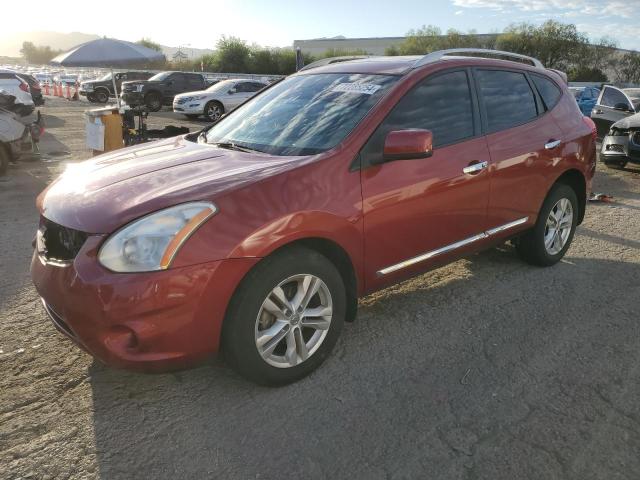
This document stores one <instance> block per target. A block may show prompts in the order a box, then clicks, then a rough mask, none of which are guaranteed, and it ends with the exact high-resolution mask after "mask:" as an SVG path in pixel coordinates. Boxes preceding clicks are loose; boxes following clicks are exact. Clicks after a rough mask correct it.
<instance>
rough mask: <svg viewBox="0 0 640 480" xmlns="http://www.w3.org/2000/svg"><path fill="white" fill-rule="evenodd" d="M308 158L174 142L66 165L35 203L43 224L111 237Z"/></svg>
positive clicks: (130, 148)
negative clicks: (149, 217)
mask: <svg viewBox="0 0 640 480" xmlns="http://www.w3.org/2000/svg"><path fill="white" fill-rule="evenodd" d="M304 158H308V157H276V156H271V155H266V154H254V153H245V152H239V151H235V150H226V149H222V148H218V147H215V146H212V145H207V144H199V143H195V142H192V141H189V140H187V139H186V138H185V137H175V138H170V139H167V140H162V141H158V142H153V143H147V144H143V145H138V146H135V147H129V148H125V149H122V150H118V151H117V152H115V153H108V154H105V155H100V156H99V157H96V158H94V159H92V160H87V161H85V162H81V163H79V164H75V165H70V166H69V168H68V169H67V171H66V172H65V173H64V174H62V175H61V176H60V177H58V178H57V179H56V180H55V181H54V182H53V183H52V184H51V185H49V187H47V189H46V190H44V191H43V192H42V193H41V194H40V195H39V196H38V199H37V205H38V209H39V210H40V212H41V214H42V215H43V216H44V217H46V218H48V219H49V220H51V221H53V222H55V223H58V224H60V225H64V226H65V227H69V228H73V229H75V230H80V231H83V232H87V233H111V232H113V231H114V230H116V229H118V228H119V227H121V226H123V225H125V224H126V223H128V222H130V221H132V220H134V219H136V218H138V217H141V216H143V215H146V214H148V213H151V212H154V211H156V210H160V209H162V208H166V207H170V206H173V205H176V204H179V203H183V202H189V201H196V200H214V199H215V197H216V196H219V195H221V194H223V193H226V192H229V191H230V190H233V189H236V188H239V187H243V186H245V185H247V184H249V183H252V182H256V181H259V180H262V179H264V178H266V177H269V176H272V175H276V174H278V173H280V172H283V171H285V170H288V169H291V168H294V167H295V166H296V165H298V164H299V162H300V161H301V160H302V159H304Z"/></svg>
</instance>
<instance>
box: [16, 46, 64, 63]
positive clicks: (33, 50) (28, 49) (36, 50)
mask: <svg viewBox="0 0 640 480" xmlns="http://www.w3.org/2000/svg"><path fill="white" fill-rule="evenodd" d="M20 53H21V54H22V56H23V57H24V59H25V60H26V61H27V63H33V64H43V63H49V62H50V61H51V59H52V58H54V57H56V56H57V55H59V54H60V53H62V50H52V49H51V47H49V46H44V47H43V46H36V45H34V44H33V43H32V42H22V48H21V49H20Z"/></svg>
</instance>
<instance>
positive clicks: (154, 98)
mask: <svg viewBox="0 0 640 480" xmlns="http://www.w3.org/2000/svg"><path fill="white" fill-rule="evenodd" d="M144 103H145V105H146V106H147V108H148V109H149V110H150V111H152V112H157V111H159V110H160V109H161V108H162V99H161V98H160V95H159V94H157V93H155V92H152V93H148V94H147V96H146V97H144Z"/></svg>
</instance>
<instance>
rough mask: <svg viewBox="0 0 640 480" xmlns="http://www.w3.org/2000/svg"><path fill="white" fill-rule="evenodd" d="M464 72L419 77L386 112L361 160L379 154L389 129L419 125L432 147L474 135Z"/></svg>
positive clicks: (367, 162)
mask: <svg viewBox="0 0 640 480" xmlns="http://www.w3.org/2000/svg"><path fill="white" fill-rule="evenodd" d="M472 105H473V104H472V101H471V92H470V90H469V80H468V79H467V74H466V72H463V71H459V72H451V73H445V74H443V75H438V76H436V77H431V78H427V79H425V80H423V81H422V82H421V83H419V84H418V85H417V86H416V87H414V88H413V89H412V90H411V91H409V92H408V93H407V94H406V95H405V96H404V97H402V99H401V100H400V101H399V102H398V103H397V104H396V106H395V107H394V108H393V110H392V111H391V112H390V113H389V115H387V117H386V118H385V119H384V121H383V122H382V123H381V124H380V126H379V127H378V129H377V130H376V131H375V133H374V134H373V135H372V136H371V138H370V139H369V141H368V142H367V144H366V145H365V147H364V149H363V150H362V163H363V165H369V164H371V163H372V162H375V161H376V160H379V159H380V158H381V157H382V152H383V149H384V140H385V138H386V136H387V134H388V133H389V132H391V131H393V130H406V129H410V128H422V129H427V130H431V132H432V133H433V145H434V147H437V146H442V145H447V144H451V143H455V142H458V141H460V140H463V139H465V138H469V137H472V136H473V135H474V129H473V106H472Z"/></svg>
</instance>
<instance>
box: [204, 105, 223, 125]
mask: <svg viewBox="0 0 640 480" xmlns="http://www.w3.org/2000/svg"><path fill="white" fill-rule="evenodd" d="M223 113H224V107H223V106H222V104H221V103H220V102H215V101H213V102H209V103H207V104H206V105H205V107H204V116H205V117H206V118H207V120H209V121H210V122H217V121H218V120H220V117H222V114H223Z"/></svg>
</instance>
